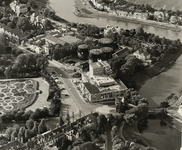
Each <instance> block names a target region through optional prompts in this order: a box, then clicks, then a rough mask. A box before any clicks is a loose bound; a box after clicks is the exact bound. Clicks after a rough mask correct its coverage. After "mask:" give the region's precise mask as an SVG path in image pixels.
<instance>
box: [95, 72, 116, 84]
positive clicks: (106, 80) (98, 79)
mask: <svg viewBox="0 0 182 150" xmlns="http://www.w3.org/2000/svg"><path fill="white" fill-rule="evenodd" d="M92 78H93V80H94V82H95V83H97V85H99V86H109V85H114V84H116V81H115V80H114V79H113V78H112V77H109V76H106V75H104V76H93V77H92Z"/></svg>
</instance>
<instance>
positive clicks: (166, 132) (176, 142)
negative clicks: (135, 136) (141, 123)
mask: <svg viewBox="0 0 182 150" xmlns="http://www.w3.org/2000/svg"><path fill="white" fill-rule="evenodd" d="M140 134H141V135H142V136H143V138H144V139H145V140H146V141H147V142H148V143H149V144H151V145H152V146H154V147H156V148H157V149H158V150H179V148H180V143H181V139H180V136H181V134H180V132H179V131H177V130H174V128H172V127H171V126H170V125H168V124H166V125H164V124H163V125H162V124H161V123H160V120H156V119H152V120H151V119H148V125H147V126H146V127H145V128H144V129H142V130H140ZM154 138H155V139H157V140H154Z"/></svg>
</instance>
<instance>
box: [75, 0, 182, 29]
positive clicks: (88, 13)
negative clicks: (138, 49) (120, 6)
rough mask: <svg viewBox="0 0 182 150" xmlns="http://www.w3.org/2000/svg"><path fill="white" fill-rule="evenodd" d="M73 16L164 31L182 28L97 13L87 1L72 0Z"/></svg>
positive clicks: (181, 27) (180, 27) (112, 14)
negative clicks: (105, 19)
mask: <svg viewBox="0 0 182 150" xmlns="http://www.w3.org/2000/svg"><path fill="white" fill-rule="evenodd" d="M74 2H75V5H74V9H73V11H74V14H75V15H77V16H79V17H86V18H107V19H108V20H110V19H112V20H117V21H122V22H129V23H136V24H141V25H143V26H153V27H156V28H161V29H166V30H172V31H176V32H179V31H182V26H176V25H173V24H168V23H163V22H156V21H152V20H142V19H136V18H131V17H124V16H118V15H117V14H114V13H107V12H102V11H97V10H95V9H93V8H92V6H91V5H90V4H89V2H88V1H82V0H74Z"/></svg>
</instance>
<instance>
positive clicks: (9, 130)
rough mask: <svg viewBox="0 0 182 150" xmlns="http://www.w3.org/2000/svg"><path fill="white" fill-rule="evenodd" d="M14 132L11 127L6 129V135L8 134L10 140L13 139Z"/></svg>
mask: <svg viewBox="0 0 182 150" xmlns="http://www.w3.org/2000/svg"><path fill="white" fill-rule="evenodd" d="M12 132H13V128H11V127H9V128H7V129H6V131H5V134H6V138H7V139H8V140H10V139H11V134H12Z"/></svg>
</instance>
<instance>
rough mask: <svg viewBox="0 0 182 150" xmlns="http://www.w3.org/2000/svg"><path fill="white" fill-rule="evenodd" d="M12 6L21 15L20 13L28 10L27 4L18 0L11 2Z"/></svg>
mask: <svg viewBox="0 0 182 150" xmlns="http://www.w3.org/2000/svg"><path fill="white" fill-rule="evenodd" d="M9 5H10V8H11V9H12V10H13V11H14V12H15V13H16V14H17V16H19V15H20V14H24V13H26V12H27V11H28V7H27V5H26V4H21V3H20V2H19V1H18V0H14V1H13V2H11V3H10V4H9Z"/></svg>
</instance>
